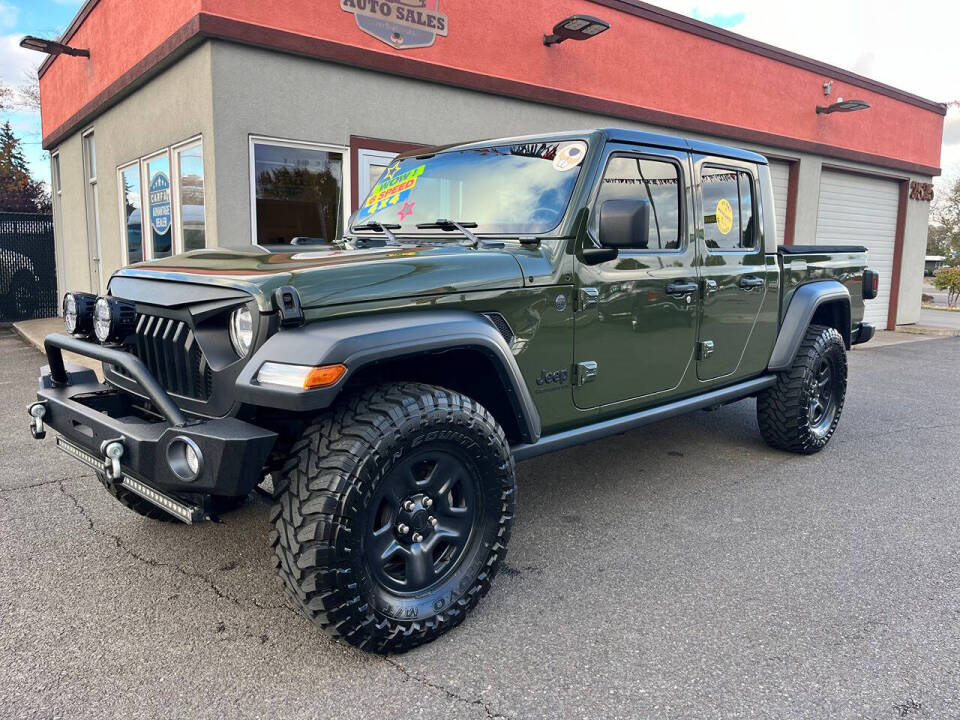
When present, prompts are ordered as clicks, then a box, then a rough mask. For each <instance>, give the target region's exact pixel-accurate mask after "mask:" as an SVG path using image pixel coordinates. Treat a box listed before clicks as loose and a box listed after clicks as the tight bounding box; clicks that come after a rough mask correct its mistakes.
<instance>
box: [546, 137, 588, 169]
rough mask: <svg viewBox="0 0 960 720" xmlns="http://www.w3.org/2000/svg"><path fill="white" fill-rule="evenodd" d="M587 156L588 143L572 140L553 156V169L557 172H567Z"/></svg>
mask: <svg viewBox="0 0 960 720" xmlns="http://www.w3.org/2000/svg"><path fill="white" fill-rule="evenodd" d="M586 156H587V144H586V143H585V142H580V141H577V142H572V143H567V144H566V145H562V146H561V147H560V149H559V150H558V151H557V155H556V157H554V158H553V169H554V170H556V171H557V172H567V171H568V170H573V169H574V168H575V167H577V165H579V164H580V163H582V162H583V159H584V158H585V157H586Z"/></svg>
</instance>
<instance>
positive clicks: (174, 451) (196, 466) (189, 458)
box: [167, 436, 203, 482]
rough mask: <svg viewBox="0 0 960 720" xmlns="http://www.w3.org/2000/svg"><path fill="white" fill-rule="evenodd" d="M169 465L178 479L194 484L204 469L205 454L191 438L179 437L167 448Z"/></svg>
mask: <svg viewBox="0 0 960 720" xmlns="http://www.w3.org/2000/svg"><path fill="white" fill-rule="evenodd" d="M167 464H168V465H169V466H170V469H171V470H173V474H174V475H176V476H177V477H178V478H180V479H181V480H183V481H184V482H193V481H194V480H196V479H197V478H198V477H199V476H200V471H201V470H202V469H203V453H201V452H200V448H199V447H198V446H197V444H196V443H195V442H194V441H193V440H191V439H190V438H188V437H183V436H181V437H177V438H174V440H173V442H171V443H170V445H169V446H168V447H167Z"/></svg>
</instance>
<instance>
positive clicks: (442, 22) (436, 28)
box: [340, 0, 450, 50]
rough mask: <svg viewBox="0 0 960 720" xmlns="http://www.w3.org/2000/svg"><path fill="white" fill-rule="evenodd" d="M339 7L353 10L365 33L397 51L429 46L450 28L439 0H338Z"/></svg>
mask: <svg viewBox="0 0 960 720" xmlns="http://www.w3.org/2000/svg"><path fill="white" fill-rule="evenodd" d="M340 9H342V10H345V11H346V12H348V13H353V15H354V16H355V17H356V19H357V27H359V28H360V29H361V30H363V31H364V32H365V33H367V34H368V35H373V37H375V38H377V40H381V41H382V42H385V43H386V44H387V45H389V46H390V47H392V48H395V49H397V50H411V49H413V48H425V47H430V46H431V45H433V43H434V42H435V41H436V39H437V35H442V36H443V37H446V36H447V29H448V28H449V27H450V23H449V21H448V20H447V16H446V15H444V14H443V13H442V12H440V0H340Z"/></svg>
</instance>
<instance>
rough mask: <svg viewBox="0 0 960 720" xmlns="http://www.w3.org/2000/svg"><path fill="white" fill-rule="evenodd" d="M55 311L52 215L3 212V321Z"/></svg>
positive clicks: (0, 234)
mask: <svg viewBox="0 0 960 720" xmlns="http://www.w3.org/2000/svg"><path fill="white" fill-rule="evenodd" d="M56 314H57V261H56V254H55V252H54V246H53V216H52V215H33V214H29V213H10V212H0V322H10V321H13V320H28V319H32V318H43V317H53V316H54V315H56Z"/></svg>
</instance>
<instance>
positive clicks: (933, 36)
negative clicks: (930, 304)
mask: <svg viewBox="0 0 960 720" xmlns="http://www.w3.org/2000/svg"><path fill="white" fill-rule="evenodd" d="M309 1H311V2H334V0H309ZM444 1H445V3H447V4H452V3H451V0H444ZM653 4H656V5H659V6H661V7H664V8H666V9H668V10H673V11H674V12H678V13H682V14H684V15H688V16H690V17H694V18H697V19H698V20H703V21H704V22H708V23H711V24H714V25H718V26H719V27H723V28H726V29H728V30H731V31H733V32H736V33H739V34H741V35H746V36H747V37H751V38H754V39H756V40H760V41H762V42H765V43H769V44H771V45H775V46H777V47H780V48H784V49H786V50H791V51H793V52H796V53H800V54H801V55H806V56H808V57H811V58H814V59H816V60H820V61H823V62H826V63H830V64H832V65H837V66H838V67H841V68H844V69H846V70H851V71H853V72H855V73H858V74H860V75H864V76H866V77H869V78H872V79H874V80H878V81H880V82H883V83H887V84H888V85H892V86H894V87H896V88H900V89H901V90H905V91H907V92H911V93H914V94H916V95H920V96H921V97H925V98H928V99H930V100H935V101H937V102H951V101H960V51H958V44H957V39H956V35H957V28H958V27H960V2H957V0H926V2H920V3H917V4H916V5H914V4H913V3H908V4H906V5H905V4H903V3H900V2H897V3H894V2H892V0H869V1H868V0H802V1H797V0H790V1H784V0H695V1H692V2H691V1H690V0H659V1H657V0H654V3H653ZM80 5H81V0H0V79H2V80H3V81H4V82H6V83H7V84H11V85H16V84H19V83H21V82H22V80H23V77H24V74H25V73H29V72H31V71H33V70H34V69H35V68H36V66H37V65H39V63H40V61H42V60H43V57H44V56H43V55H41V54H39V53H36V52H31V51H29V50H23V49H21V48H20V47H19V46H18V43H19V41H20V38H21V37H22V36H23V35H27V34H29V35H38V36H40V37H50V38H52V37H55V36H57V35H59V34H60V33H61V32H62V31H63V30H64V29H65V28H66V27H67V25H69V23H70V20H71V19H72V18H73V16H74V14H76V12H77V10H78V9H79V7H80ZM611 12H612V11H611ZM5 119H8V120H10V122H11V124H12V125H13V127H14V130H15V131H16V132H17V134H18V135H19V137H21V139H22V141H23V143H24V150H25V154H26V156H27V159H28V161H29V162H30V166H31V169H32V170H33V171H34V173H35V175H36V177H38V178H41V179H43V180H44V181H48V179H49V174H50V168H49V161H48V160H47V158H46V154H45V153H44V152H43V150H42V148H41V146H40V118H39V116H38V115H36V114H32V113H25V112H16V113H3V114H0V121H2V120H5ZM940 165H941V167H942V168H943V178H941V179H940V180H938V181H937V183H938V185H941V184H942V183H943V182H944V181H945V179H949V178H956V177H960V107H953V108H951V109H950V111H949V112H948V113H947V117H946V124H945V126H944V139H943V154H942V157H941V162H940Z"/></svg>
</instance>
